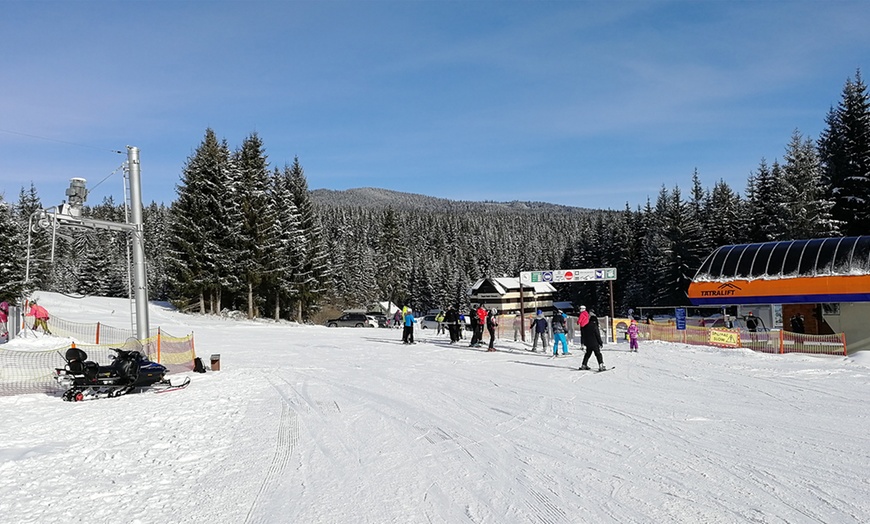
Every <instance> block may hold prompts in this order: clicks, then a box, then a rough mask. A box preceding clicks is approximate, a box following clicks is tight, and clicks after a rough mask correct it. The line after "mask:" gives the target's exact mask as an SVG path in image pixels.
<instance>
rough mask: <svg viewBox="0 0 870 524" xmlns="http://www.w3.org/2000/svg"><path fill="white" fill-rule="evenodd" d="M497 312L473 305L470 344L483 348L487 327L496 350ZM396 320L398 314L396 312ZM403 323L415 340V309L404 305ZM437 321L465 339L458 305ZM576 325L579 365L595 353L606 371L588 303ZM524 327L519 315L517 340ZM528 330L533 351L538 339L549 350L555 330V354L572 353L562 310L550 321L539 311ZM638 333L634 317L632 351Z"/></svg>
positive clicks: (406, 338) (453, 338)
mask: <svg viewBox="0 0 870 524" xmlns="http://www.w3.org/2000/svg"><path fill="white" fill-rule="evenodd" d="M497 315H498V311H497V310H496V309H495V308H491V309H486V308H485V307H484V306H483V305H482V304H473V305H472V309H471V311H470V314H469V315H468V319H469V326H470V329H471V333H472V334H471V341H470V343H469V347H481V346H482V344H483V336H484V330H486V331H488V332H489V346H488V348H487V351H495V347H494V343H495V331H496V328H497V327H498V317H497ZM396 317H397V320H398V318H399V313H398V312H397V315H396ZM401 319H402V323H403V327H404V330H403V333H402V341H403V342H404V343H405V344H413V343H414V322H415V320H414V316H413V312H412V311H411V310H410V309H409V308H407V307H405V308H403V310H402V312H401ZM435 319H436V321H437V322H438V334H441V333H443V332H444V327H445V326H446V332H447V333H448V334H449V336H450V343H451V344H456V343H458V342H459V341H460V340H461V339H462V330H463V328H464V327H465V322H464V319H463V315H462V314H461V313H459V308H458V307H454V306H451V307H449V308H448V309H447V310H446V311H441V312H439V313H438V314H437V315H436V316H435ZM576 325H577V326H578V327H579V329H580V336H581V344H582V345H583V346H584V347H585V350H586V351H585V353H584V355H583V363H582V364H581V365H580V369H581V370H590V369H591V368H590V367H589V360H590V358H591V357H592V355H595V359H596V361H597V363H598V371H605V370H606V369H607V367H606V366H605V365H604V357H603V356H602V354H601V348H602V346H603V345H604V342H603V341H602V339H601V330H600V325H599V323H598V317H597V316H596V315H595V314H594V313H592V312H591V311H588V310H587V309H586V306H580V314H579V315H578V317H577V323H576ZM520 329H521V320H520V317H519V316H517V317H516V319H515V321H514V340H516V339H517V334H518V333H519V330H520ZM529 329H530V331H531V334H532V337H533V339H532V348H531V351H532V352H537V349H538V341H539V340H540V341H541V347H542V350H546V347H547V346H548V340H547V338H548V336H547V335H548V333H550V332H552V333H553V356H554V357H555V356H558V355H559V346H561V347H562V355H570V352H569V351H568V339H567V333H568V331H569V325H568V316H567V315H566V314H565V313H564V312H563V311H562V310H560V309H556V310H555V312H554V314H553V316H552V318H551V319H550V320H549V321H548V320H547V317H545V316H544V313H543V311H542V310H540V309H539V310H537V312H536V315H535V316H534V317H533V318H532V319H531V320H530V325H529ZM638 334H639V329H638V326H637V321H635V320H631V324H630V326H629V327H628V329H627V335H628V338H629V342H630V344H629V348H630V351H637V349H638Z"/></svg>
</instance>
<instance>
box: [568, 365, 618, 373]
mask: <svg viewBox="0 0 870 524" xmlns="http://www.w3.org/2000/svg"><path fill="white" fill-rule="evenodd" d="M615 368H616V366H611V367H609V368H604V369H594V368H589V369H578V370H577V371H594V372H595V373H604V372H605V371H610V370H611V369H615Z"/></svg>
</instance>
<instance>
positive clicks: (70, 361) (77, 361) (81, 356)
mask: <svg viewBox="0 0 870 524" xmlns="http://www.w3.org/2000/svg"><path fill="white" fill-rule="evenodd" d="M64 358H65V359H66V363H67V368H68V369H69V370H70V372H72V373H75V374H81V373H83V372H84V370H85V360H87V358H88V354H87V353H85V352H84V351H82V350H81V349H79V348H76V347H72V348H69V349H67V350H66V354H65V355H64Z"/></svg>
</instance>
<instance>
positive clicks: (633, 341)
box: [626, 319, 640, 352]
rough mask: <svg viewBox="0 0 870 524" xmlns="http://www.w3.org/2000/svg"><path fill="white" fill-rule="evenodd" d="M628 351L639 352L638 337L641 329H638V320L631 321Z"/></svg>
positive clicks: (628, 330) (628, 331)
mask: <svg viewBox="0 0 870 524" xmlns="http://www.w3.org/2000/svg"><path fill="white" fill-rule="evenodd" d="M626 332H627V333H628V349H629V351H635V352H636V351H637V336H638V334H639V333H640V328H638V327H637V320H635V319H631V324H629V326H628V329H627V330H626Z"/></svg>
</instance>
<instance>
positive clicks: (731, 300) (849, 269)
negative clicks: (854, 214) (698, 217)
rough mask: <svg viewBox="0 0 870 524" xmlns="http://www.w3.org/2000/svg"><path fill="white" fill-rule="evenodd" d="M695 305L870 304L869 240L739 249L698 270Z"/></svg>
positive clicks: (722, 252) (726, 250) (728, 249)
mask: <svg viewBox="0 0 870 524" xmlns="http://www.w3.org/2000/svg"><path fill="white" fill-rule="evenodd" d="M689 298H690V299H691V300H692V303H694V304H696V305H732V304H759V303H783V304H792V303H813V302H816V303H818V302H868V301H870V236H858V237H837V238H816V239H811V240H788V241H779V242H762V243H757V244H738V245H730V246H722V247H720V248H717V249H716V250H715V251H713V253H711V254H710V256H708V257H707V259H706V260H705V261H704V263H703V264H701V267H700V268H699V269H698V272H697V273H696V274H695V278H694V279H693V280H692V284H691V285H690V286H689Z"/></svg>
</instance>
